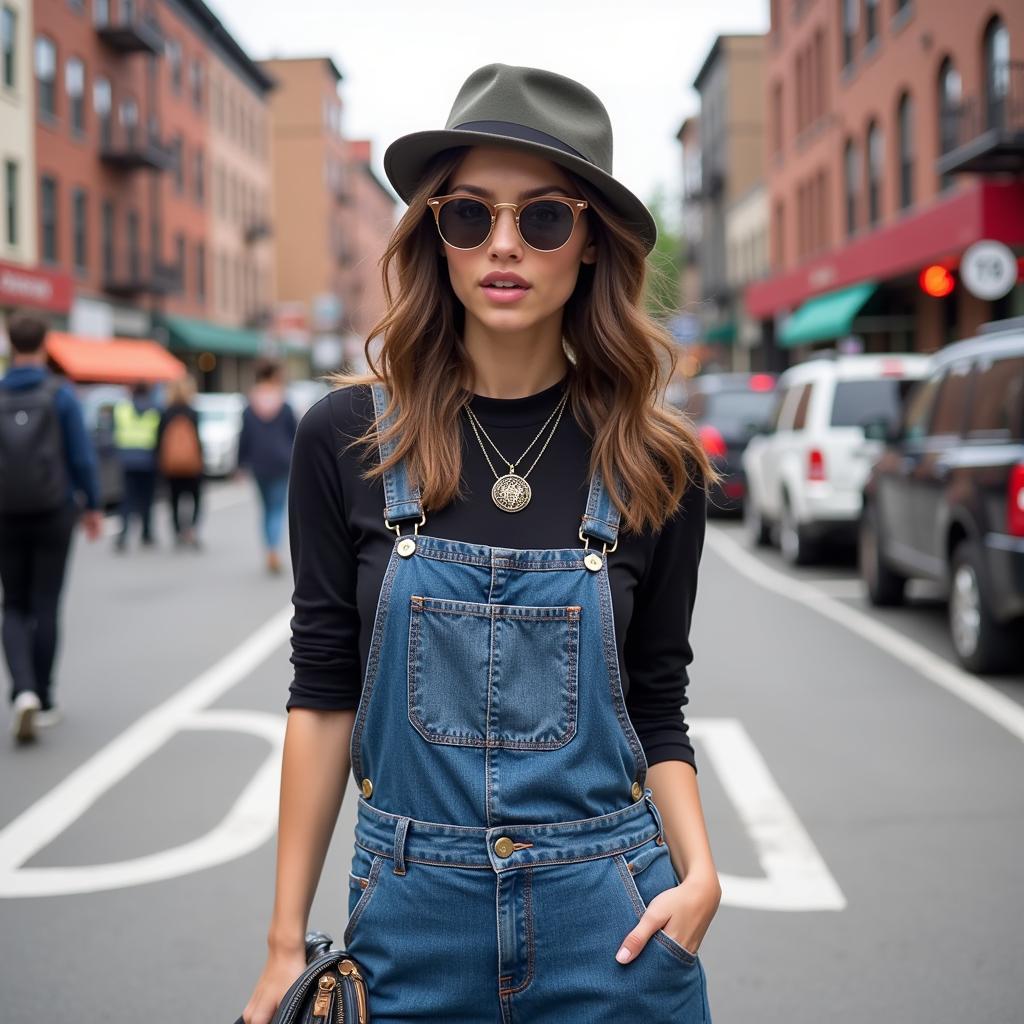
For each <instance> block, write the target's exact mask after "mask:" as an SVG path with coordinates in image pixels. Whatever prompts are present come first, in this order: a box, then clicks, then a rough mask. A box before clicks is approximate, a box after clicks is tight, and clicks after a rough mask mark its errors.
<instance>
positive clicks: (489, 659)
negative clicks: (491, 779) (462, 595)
mask: <svg viewBox="0 0 1024 1024" xmlns="http://www.w3.org/2000/svg"><path fill="white" fill-rule="evenodd" d="M581 610H582V609H581V607H580V605H514V604H485V603H482V602H476V601H457V600H454V599H451V598H440V597H425V596H421V595H419V594H413V595H412V597H411V598H410V606H409V670H408V676H409V721H410V722H411V723H412V725H413V727H414V728H415V729H416V730H417V731H418V732H419V733H420V735H421V736H423V738H424V739H426V740H429V741H430V742H431V743H447V744H450V745H453V746H465V747H506V748H510V749H515V750H554V749H556V748H558V747H561V746H564V745H565V744H566V743H568V742H569V741H570V740H571V739H572V738H573V736H574V735H575V734H576V720H577V668H578V664H579V624H580V612H581Z"/></svg>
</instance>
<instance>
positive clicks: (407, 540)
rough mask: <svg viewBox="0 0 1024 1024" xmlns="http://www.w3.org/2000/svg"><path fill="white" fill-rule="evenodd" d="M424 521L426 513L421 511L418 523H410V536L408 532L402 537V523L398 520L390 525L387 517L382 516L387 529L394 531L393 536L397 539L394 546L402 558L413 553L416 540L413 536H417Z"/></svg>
mask: <svg viewBox="0 0 1024 1024" xmlns="http://www.w3.org/2000/svg"><path fill="white" fill-rule="evenodd" d="M426 521H427V514H426V512H421V513H420V521H419V522H418V523H413V524H412V536H409V534H406V535H405V536H404V537H403V536H402V524H401V523H400V522H399V523H395V524H394V526H392V525H391V523H390V522H389V521H388V517H387V516H384V524H385V525H386V526H387V528H388V529H389V530H394V531H395V536H396V537H397V538H398V539H397V541H396V544H395V546H396V547H397V549H398V553H399V554H400V555H401V556H402V557H403V558H408V557H409V556H410V555H411V554H414V553H415V551H416V540H415V538H416V537H417V536H419V532H420V527H421V526H422V525H423V524H424V523H425V522H426Z"/></svg>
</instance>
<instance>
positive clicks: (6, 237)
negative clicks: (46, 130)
mask: <svg viewBox="0 0 1024 1024" xmlns="http://www.w3.org/2000/svg"><path fill="white" fill-rule="evenodd" d="M32 103H33V90H32V4H31V3H30V2H28V0H2V3H0V260H3V261H6V262H8V263H15V264H19V265H21V266H31V265H33V264H35V262H36V219H35V194H36V193H35V187H34V184H35V179H36V175H35V139H34V122H35V115H34V113H33V106H32Z"/></svg>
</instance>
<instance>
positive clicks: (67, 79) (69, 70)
mask: <svg viewBox="0 0 1024 1024" xmlns="http://www.w3.org/2000/svg"><path fill="white" fill-rule="evenodd" d="M64 90H65V91H66V92H67V94H68V120H69V121H70V122H71V130H72V131H73V132H74V133H75V134H76V135H82V134H84V133H85V65H84V64H83V63H82V62H81V60H79V58H78V57H69V58H68V60H67V63H66V64H65V65H64Z"/></svg>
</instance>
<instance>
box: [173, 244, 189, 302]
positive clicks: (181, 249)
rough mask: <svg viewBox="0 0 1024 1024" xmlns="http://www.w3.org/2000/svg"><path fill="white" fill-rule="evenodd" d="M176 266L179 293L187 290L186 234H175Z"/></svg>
mask: <svg viewBox="0 0 1024 1024" xmlns="http://www.w3.org/2000/svg"><path fill="white" fill-rule="evenodd" d="M174 266H175V269H176V271H177V275H178V286H177V291H178V293H179V294H184V292H185V281H186V280H187V278H186V276H185V236H184V235H182V234H180V233H179V234H177V235H175V236H174Z"/></svg>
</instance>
